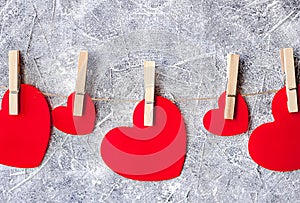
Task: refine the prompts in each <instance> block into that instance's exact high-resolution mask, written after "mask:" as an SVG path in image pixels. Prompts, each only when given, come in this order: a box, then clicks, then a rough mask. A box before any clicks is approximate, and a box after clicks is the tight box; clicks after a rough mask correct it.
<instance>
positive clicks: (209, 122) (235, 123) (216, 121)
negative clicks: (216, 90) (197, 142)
mask: <svg viewBox="0 0 300 203" xmlns="http://www.w3.org/2000/svg"><path fill="white" fill-rule="evenodd" d="M225 101H226V92H223V93H222V95H221V96H220V98H219V101H218V104H219V109H213V110H210V111H208V112H207V113H206V114H205V116H204V118H203V125H204V127H205V129H206V130H207V131H209V132H211V133H213V134H215V135H221V136H232V135H237V134H241V133H244V132H246V131H247V130H248V116H249V113H248V107H247V104H246V102H245V100H244V98H243V97H242V95H241V94H239V93H238V94H237V96H236V102H235V111H234V113H235V114H234V119H233V120H229V119H224V110H225Z"/></svg>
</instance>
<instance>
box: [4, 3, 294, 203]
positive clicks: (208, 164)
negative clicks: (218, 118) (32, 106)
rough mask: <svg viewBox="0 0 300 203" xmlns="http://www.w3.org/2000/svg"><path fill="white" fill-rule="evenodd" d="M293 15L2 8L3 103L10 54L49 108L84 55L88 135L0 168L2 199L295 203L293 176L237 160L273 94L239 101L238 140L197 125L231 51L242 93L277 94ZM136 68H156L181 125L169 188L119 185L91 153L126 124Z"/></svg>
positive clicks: (268, 9) (218, 9)
mask: <svg viewBox="0 0 300 203" xmlns="http://www.w3.org/2000/svg"><path fill="white" fill-rule="evenodd" d="M299 9H300V3H299V2H298V1H297V0H260V1H259V0H242V1H236V0H220V1H215V0H152V1H146V0H136V1H133V0H106V1H104V0H98V1H96V0H94V1H93V0H75V1H70V0H48V1H42V0H7V1H4V0H1V1H0V17H1V22H0V27H1V32H0V67H1V71H0V78H1V80H0V86H1V87H2V88H1V92H0V95H1V97H2V95H3V93H4V91H5V90H6V88H5V87H6V86H7V84H8V67H7V54H8V50H9V49H20V50H21V54H22V76H23V82H24V83H27V84H32V85H35V86H37V87H38V88H39V89H40V90H41V91H43V92H45V93H48V94H47V95H49V96H47V99H48V101H49V102H50V104H51V105H52V107H56V106H58V105H64V104H65V102H66V97H65V96H67V95H68V94H69V93H71V92H72V91H73V90H74V85H75V77H76V70H77V57H78V53H79V51H80V50H81V49H88V50H89V53H90V55H89V56H90V57H89V72H88V85H87V89H88V92H89V93H90V95H91V96H92V97H94V98H97V100H95V105H96V108H97V122H96V123H97V125H96V127H95V130H94V132H93V133H92V134H90V135H88V136H83V137H74V136H70V135H67V134H64V133H62V132H60V131H58V130H57V129H55V128H53V132H52V137H51V141H50V144H49V150H48V152H47V154H46V157H45V159H44V161H43V163H42V165H41V166H40V167H38V168H35V169H16V168H11V167H5V166H1V167H0V177H1V180H0V181H1V184H0V201H1V202H18V203H20V202H243V203H244V202H300V181H299V175H300V172H299V171H294V172H287V173H279V172H272V171H269V170H266V169H264V168H261V167H259V166H257V165H256V164H255V163H254V162H253V161H252V160H251V158H250V157H249V154H248V151H247V144H248V140H249V136H250V134H251V132H252V131H253V130H254V129H255V128H256V127H257V126H259V125H260V124H262V123H265V122H269V121H272V119H273V118H272V114H271V101H272V98H273V96H274V93H264V94H254V95H252V96H246V97H245V99H246V101H247V103H248V105H249V110H250V114H251V117H250V127H249V131H248V132H247V133H245V134H242V135H239V136H235V137H228V138H223V137H217V136H214V135H212V134H210V133H208V132H207V131H206V130H205V129H204V127H203V124H202V118H203V116H204V114H205V112H206V111H208V110H209V109H211V108H215V107H217V97H218V96H219V95H220V94H221V92H222V91H224V89H225V84H226V55H227V53H229V52H236V53H238V54H240V55H241V70H240V75H239V76H240V80H239V89H240V92H241V93H243V94H251V93H260V92H266V91H269V90H278V89H280V88H281V87H282V86H283V75H282V72H281V70H280V62H279V48H282V47H294V51H295V56H296V57H297V58H298V59H299V58H300V34H299V33H300V18H299ZM143 60H155V61H156V64H157V79H156V86H157V88H156V92H157V94H158V95H163V96H165V97H167V98H169V99H172V100H174V101H175V102H176V104H177V105H178V107H179V108H180V110H181V112H182V114H183V116H184V118H185V121H186V126H187V131H188V146H187V158H186V162H185V165H184V169H183V171H182V174H181V176H180V177H178V178H176V179H173V180H168V181H163V182H138V181H133V180H129V179H125V178H123V177H121V176H119V175H116V174H115V173H114V172H112V171H111V170H110V169H109V168H108V167H107V166H106V165H105V164H104V163H103V161H102V159H101V156H100V153H99V148H100V143H101V141H102V139H103V137H104V135H105V134H106V133H107V132H108V131H109V130H110V129H112V128H114V127H117V126H120V125H128V126H130V125H132V117H131V116H132V112H133V109H134V107H135V105H136V104H137V101H138V100H141V99H143V94H144V89H143V88H144V87H143V68H142V62H143ZM298 78H299V77H298ZM298 81H299V80H298ZM50 94H51V96H50ZM207 98H214V99H210V100H207Z"/></svg>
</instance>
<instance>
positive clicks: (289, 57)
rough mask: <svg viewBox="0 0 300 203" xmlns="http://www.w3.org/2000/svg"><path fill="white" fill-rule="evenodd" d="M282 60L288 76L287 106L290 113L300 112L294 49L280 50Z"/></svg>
mask: <svg viewBox="0 0 300 203" xmlns="http://www.w3.org/2000/svg"><path fill="white" fill-rule="evenodd" d="M280 60H281V66H282V70H283V72H285V75H286V85H285V86H286V95H287V99H288V101H287V105H288V110H289V112H290V113H294V112H298V99H297V84H296V74H295V66H294V53H293V48H284V49H281V50H280Z"/></svg>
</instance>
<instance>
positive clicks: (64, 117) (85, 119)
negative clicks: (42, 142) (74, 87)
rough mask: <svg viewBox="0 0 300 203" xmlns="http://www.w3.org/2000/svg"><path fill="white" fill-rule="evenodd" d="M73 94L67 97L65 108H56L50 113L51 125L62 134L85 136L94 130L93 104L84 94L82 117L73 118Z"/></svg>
mask: <svg viewBox="0 0 300 203" xmlns="http://www.w3.org/2000/svg"><path fill="white" fill-rule="evenodd" d="M74 97H75V92H73V93H72V94H70V95H69V97H68V101H67V106H59V107H56V108H55V109H54V110H53V111H52V120H53V125H54V126H55V127H56V128H57V129H59V130H60V131H62V132H65V133H67V134H71V135H86V134H90V133H92V132H93V130H94V126H95V119H96V111H95V106H94V103H93V101H92V99H91V97H90V96H89V95H88V94H85V98H84V105H83V106H84V109H83V113H82V116H73V106H74Z"/></svg>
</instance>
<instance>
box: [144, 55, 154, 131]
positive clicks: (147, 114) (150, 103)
mask: <svg viewBox="0 0 300 203" xmlns="http://www.w3.org/2000/svg"><path fill="white" fill-rule="evenodd" d="M144 82H145V109H144V126H153V110H154V88H155V62H154V61H145V62H144Z"/></svg>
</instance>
